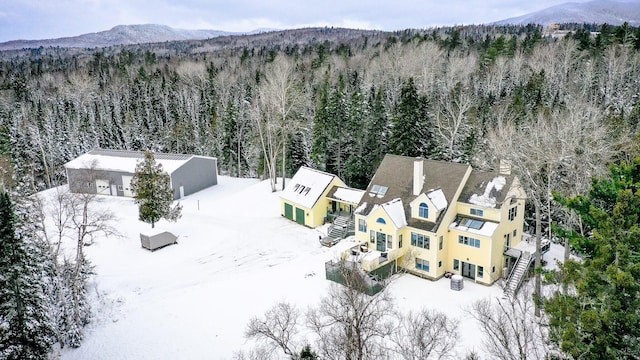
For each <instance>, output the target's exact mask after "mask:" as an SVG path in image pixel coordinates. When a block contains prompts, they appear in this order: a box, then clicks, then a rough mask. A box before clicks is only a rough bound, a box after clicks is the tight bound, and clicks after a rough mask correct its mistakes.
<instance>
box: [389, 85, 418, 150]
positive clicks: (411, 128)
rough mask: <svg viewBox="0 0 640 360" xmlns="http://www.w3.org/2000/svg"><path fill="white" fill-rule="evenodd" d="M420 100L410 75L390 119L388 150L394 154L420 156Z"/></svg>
mask: <svg viewBox="0 0 640 360" xmlns="http://www.w3.org/2000/svg"><path fill="white" fill-rule="evenodd" d="M423 120H424V118H423V109H422V101H421V99H420V96H418V89H417V88H416V85H415V83H414V80H413V78H412V77H410V78H409V79H408V80H407V81H406V82H405V84H404V86H403V87H402V91H401V94H400V101H399V103H398V105H397V106H396V108H395V110H394V113H393V117H392V119H391V123H392V126H393V127H392V128H391V138H390V139H389V152H391V153H392V154H395V155H404V156H422V155H423V153H424V145H425V144H424V141H425V137H424V131H425V128H424V127H423V126H422V121H423Z"/></svg>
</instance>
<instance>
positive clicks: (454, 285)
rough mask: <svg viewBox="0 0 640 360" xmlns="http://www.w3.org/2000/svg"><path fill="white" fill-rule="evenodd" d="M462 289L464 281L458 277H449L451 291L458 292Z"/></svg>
mask: <svg viewBox="0 0 640 360" xmlns="http://www.w3.org/2000/svg"><path fill="white" fill-rule="evenodd" d="M463 287H464V280H463V279H462V276H460V275H453V276H452V277H451V290H455V291H460V290H462V288H463Z"/></svg>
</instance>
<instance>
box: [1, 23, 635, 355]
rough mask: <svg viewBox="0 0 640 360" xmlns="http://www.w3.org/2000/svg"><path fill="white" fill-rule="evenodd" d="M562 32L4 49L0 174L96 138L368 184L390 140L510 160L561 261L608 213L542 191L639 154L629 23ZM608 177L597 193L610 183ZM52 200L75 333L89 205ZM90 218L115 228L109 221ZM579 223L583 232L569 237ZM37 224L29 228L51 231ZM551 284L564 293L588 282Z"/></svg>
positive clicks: (238, 170) (21, 173) (58, 168)
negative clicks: (70, 239)
mask: <svg viewBox="0 0 640 360" xmlns="http://www.w3.org/2000/svg"><path fill="white" fill-rule="evenodd" d="M572 29H575V31H573V32H572V33H569V34H568V35H567V36H565V37H564V38H562V39H555V38H552V37H550V36H545V35H544V30H543V29H542V28H541V27H538V26H532V25H529V26H501V27H492V26H464V27H453V28H437V29H428V30H405V31H399V32H390V33H385V32H357V31H353V30H345V29H306V30H304V31H292V32H286V31H285V32H278V33H274V34H266V35H265V34H261V35H256V37H250V36H249V37H239V38H225V39H222V40H219V42H216V41H213V40H209V41H189V42H174V43H164V44H151V45H136V46H131V47H113V48H107V49H42V48H41V49H32V50H24V51H7V52H2V53H0V180H1V181H0V183H1V184H2V186H3V189H7V191H9V192H11V193H12V194H14V195H13V196H15V197H16V198H20V199H21V198H23V197H24V196H25V195H31V194H33V193H35V192H37V191H40V190H44V189H47V188H51V187H54V186H56V185H59V184H62V183H65V181H66V179H65V174H64V167H63V165H64V163H65V162H67V161H69V160H71V159H73V158H74V157H76V156H78V155H79V154H82V153H84V152H86V151H88V150H90V149H91V148H93V147H96V146H99V147H103V148H113V149H127V150H151V151H161V152H175V153H193V154H198V155H207V156H214V157H217V158H218V159H219V161H218V164H219V167H220V172H221V173H222V174H227V175H230V176H238V177H242V176H253V177H263V178H265V179H266V178H268V179H271V184H272V190H274V191H275V190H276V188H275V187H276V177H277V176H282V177H287V176H291V175H292V174H293V173H295V171H296V170H297V169H298V168H299V167H300V166H303V165H308V166H312V167H315V168H319V169H321V170H326V171H329V172H332V173H335V174H337V175H339V176H340V177H342V178H343V179H344V180H345V181H346V182H347V184H349V185H351V186H354V187H359V188H364V187H366V186H367V184H368V182H369V180H370V179H371V177H372V176H373V173H374V172H375V170H376V168H377V166H378V164H379V162H380V161H381V159H382V157H383V156H384V154H386V153H394V154H398V155H406V156H423V157H428V158H431V159H437V160H445V161H453V162H463V163H470V164H472V165H473V166H474V167H476V168H480V169H494V168H496V167H497V166H498V163H499V160H508V161H509V162H510V163H511V165H512V168H513V171H514V172H515V173H516V174H517V175H518V176H519V178H520V180H521V181H522V183H523V185H524V187H525V189H526V190H527V195H528V197H529V199H530V201H529V202H528V206H530V209H529V213H530V214H531V215H528V216H527V221H528V224H527V225H528V228H529V230H535V232H536V234H537V238H538V240H539V239H540V237H542V236H546V237H549V238H552V239H557V240H558V241H563V242H564V243H565V245H566V252H565V258H567V259H568V258H569V252H570V250H571V249H573V250H577V251H579V252H580V253H582V254H583V255H584V256H586V257H595V255H596V254H598V251H600V252H606V251H607V249H609V247H610V246H612V245H607V246H609V247H606V246H605V245H606V244H601V243H599V242H594V241H593V240H585V239H589V238H590V236H591V235H592V234H591V233H590V232H589V231H590V230H591V229H596V226H603V227H604V226H606V224H605V223H596V222H591V223H585V216H586V214H587V213H588V212H589V209H588V208H584V207H580V206H578V205H576V203H568V204H569V206H563V205H566V204H565V203H563V202H562V201H554V200H553V199H554V196H555V198H556V199H564V198H567V199H572V198H574V197H576V196H580V195H582V196H586V195H587V194H589V191H590V189H592V179H593V178H607V177H609V176H611V174H610V172H609V165H610V164H616V163H621V162H624V161H630V160H631V159H633V158H634V157H635V156H636V155H637V154H638V145H637V144H638V123H639V122H638V120H639V119H640V107H639V106H638V97H637V94H638V93H640V91H639V90H640V89H639V87H640V85H639V83H638V81H637V79H638V78H640V76H639V75H640V74H639V72H640V67H639V66H637V64H638V60H639V59H640V58H639V56H638V54H639V53H638V50H639V49H640V36H639V35H638V34H639V33H638V29H637V28H633V27H630V26H628V25H626V24H625V25H623V26H621V27H610V26H606V25H604V26H601V28H600V29H599V30H600V31H599V32H598V34H597V35H594V34H591V33H589V32H588V31H587V30H590V28H589V27H583V28H580V27H574V28H572ZM282 184H283V186H284V181H283V182H282ZM611 189H612V188H610V189H609V192H608V193H607V194H608V196H609V198H608V200H612V195H611V194H613V193H614V192H615V191H617V190H615V191H614V190H611ZM613 189H616V188H615V187H613ZM593 196H594V198H597V197H598V196H601V195H598V194H595V195H593ZM58 199H59V200H60V201H58V204H59V205H58V206H57V208H62V209H66V210H64V211H62V212H58V215H56V217H54V218H55V219H58V221H56V224H57V225H56V228H57V229H63V230H64V231H62V230H61V231H58V234H60V233H63V234H66V232H68V231H70V230H69V229H74V230H73V231H74V234H76V235H77V249H76V251H77V252H76V254H75V255H74V256H73V257H67V258H66V260H65V258H64V257H62V256H56V257H53V259H54V260H55V261H53V260H52V262H50V264H51V269H53V272H51V273H50V274H52V275H51V277H50V278H51V279H53V280H51V281H53V282H54V283H55V281H58V280H60V279H65V277H64V276H67V278H66V279H67V280H60V281H63V282H64V283H65V284H66V285H64V286H62V285H61V287H60V290H59V291H60V293H58V295H56V296H57V298H58V299H63V298H64V297H65V296H70V297H71V298H72V299H73V302H72V303H73V304H74V306H73V307H71V308H65V309H67V310H64V311H67V313H66V315H64V316H62V315H60V316H59V317H57V319H67V320H64V321H63V323H65V324H71V325H70V326H68V327H67V329H68V331H67V330H65V332H63V333H64V334H71V335H65V336H69V337H68V338H64V339H66V340H64V339H63V338H61V337H58V338H57V340H55V339H54V340H55V341H58V342H59V343H62V344H68V345H69V346H74V344H79V339H81V330H80V329H81V328H82V326H84V324H86V322H87V321H88V317H87V315H86V314H87V310H86V307H84V304H85V303H86V302H85V300H84V299H83V298H82V291H79V290H80V289H81V288H83V287H84V286H85V284H86V278H87V277H88V275H87V274H89V273H90V264H88V262H87V260H86V259H85V258H84V255H83V252H82V247H83V246H84V244H85V242H86V241H89V240H88V238H87V236H88V237H90V235H91V234H90V233H87V232H86V231H87V227H86V224H87V221H88V220H90V219H89V218H88V216H90V215H91V211H89V209H91V207H89V206H85V205H87V204H89V203H90V199H89V198H84V199H83V198H75V197H68V196H66V195H65V196H61V197H58ZM594 203H596V204H602V200H601V199H599V198H598V199H595V200H594ZM577 204H582V203H577ZM583 205H584V204H583ZM610 206H613V205H610ZM621 206H622V205H621ZM31 211H32V212H33V211H35V210H31ZM65 214H66V215H65ZM69 214H71V215H69ZM103 215H104V214H103ZM107 215H108V214H107ZM3 216H4V215H3ZM10 218H11V216H10V215H8V214H7V215H6V219H10ZM62 219H67V220H64V221H63V220H62ZM73 219H75V220H73ZM96 219H100V217H96ZM103 219H107V220H108V219H110V217H109V216H105V217H103ZM597 219H601V217H598V218H597ZM605 220H606V219H605ZM594 221H595V220H594ZM602 221H604V220H602ZM611 221H613V220H611ZM32 223H38V222H37V221H35V222H32ZM74 224H75V225H74ZM82 224H85V226H84V227H83V226H82ZM554 224H555V225H554ZM100 225H101V226H99V227H98V228H99V229H101V230H102V231H107V232H109V231H111V230H110V228H109V226H108V222H107V223H106V224H105V223H101V224H100ZM42 226H47V224H45V223H42ZM48 226H51V225H50V224H49V225H48ZM625 226H626V225H625ZM629 226H631V225H629ZM554 227H555V228H556V229H567V230H562V231H561V230H558V231H557V232H554V231H553V229H554ZM632 230H633V228H632V229H631V230H625V231H632ZM574 232H576V233H578V234H580V236H581V237H580V236H577V235H576V236H574V235H572V236H568V235H567V234H574ZM9 233H11V232H9ZM31 234H32V235H29V236H27V237H26V238H25V239H27V238H28V239H31V240H33V241H36V240H37V239H38V238H39V237H41V236H44V235H42V234H46V232H43V233H38V232H37V231H35V232H32V233H31ZM38 234H40V235H38ZM625 234H626V233H625ZM625 234H618V235H620V236H622V235H625ZM3 236H4V235H3ZM59 236H63V235H59ZM64 236H68V235H64ZM74 237H75V235H74ZM10 238H11V236H9V235H7V239H10ZM31 240H30V241H31ZM12 241H13V240H12ZM25 241H26V240H25ZM3 243H4V239H3ZM48 243H49V244H56V240H55V239H54V240H51V239H49V241H48ZM57 243H59V241H58V242H57ZM16 244H17V243H16ZM34 244H37V241H36V242H34ZM16 246H18V245H16ZM19 246H25V245H24V244H23V245H19ZM599 246H605V247H604V248H602V249H600V250H597V249H599ZM615 246H618V245H615ZM21 251H22V250H21ZM43 251H44V250H43ZM624 251H625V252H624V253H623V255H625V256H626V258H625V259H631V260H629V261H631V262H630V264H631V265H624V266H625V267H624V269H623V270H620V271H622V273H621V275H620V276H622V277H623V278H624V276H626V275H625V274H626V273H630V274H631V276H635V275H633V274H635V273H634V272H633V271H635V270H633V269H634V267H633V266H635V265H634V264H636V262H635V260H634V259H636V255H635V250H633V249H631V250H626V249H625V250H624ZM44 252H45V253H46V251H44ZM53 253H54V254H56V252H55V251H53ZM4 254H8V252H5V253H4ZM57 255H59V254H57ZM615 260H616V261H620V259H619V258H616V259H615ZM12 261H13V260H12ZM569 264H571V263H569ZM598 264H599V263H598ZM571 269H573V268H571ZM603 269H604V267H603V266H602V265H601V264H600V265H597V266H595V265H594V268H593V269H592V270H593V271H596V270H598V271H601V270H603ZM604 270H607V269H604ZM29 271H31V270H29ZM581 271H582V270H581ZM584 271H586V270H584ZM590 271H591V270H590ZM607 271H613V270H607ZM616 271H618V270H616ZM64 274H68V275H64ZM596 274H598V276H601V275H602V273H600V272H598V273H596ZM566 276H569V275H566ZM610 277H611V278H612V279H613V278H615V277H613V274H612V275H610ZM55 279H58V280H55ZM83 279H84V280H83ZM624 279H627V278H624ZM16 281H17V280H16ZM540 281H541V280H540ZM540 281H539V282H540ZM556 281H557V282H558V283H562V285H563V286H564V287H565V290H566V291H565V292H564V293H563V294H565V295H566V296H569V295H572V293H571V290H570V289H572V288H573V287H576V289H578V290H580V289H581V288H580V286H582V285H580V284H583V283H582V281H584V282H585V283H586V284H589V283H591V282H592V281H593V278H592V277H590V276H589V277H584V276H583V277H579V276H577V275H575V276H573V277H570V278H562V279H560V280H556ZM578 281H580V282H578ZM636 283H637V281H636ZM538 285H540V284H538ZM622 285H624V286H627V285H625V284H622ZM622 285H621V286H622ZM601 286H604V285H601ZM629 286H630V285H629ZM537 288H538V289H537V291H536V294H537V296H538V298H537V302H536V304H537V305H538V306H537V307H538V310H540V308H542V307H543V305H544V304H543V303H542V302H541V301H540V300H541V293H540V291H539V286H537ZM607 291H609V289H608V290H607ZM625 291H627V290H625ZM610 292H611V293H612V294H613V293H615V291H613V290H612V291H610ZM54 293H55V292H54ZM63 293H64V294H63ZM65 294H66V295H65ZM634 294H635V296H636V298H635V299H637V293H634ZM58 301H59V300H58ZM567 301H568V300H567ZM585 301H586V300H585ZM53 304H55V302H53ZM566 304H568V303H558V304H556V307H557V309H566V308H567V305H566ZM581 304H582V303H581ZM625 304H626V303H625ZM625 304H622V305H620V307H619V308H624V309H628V306H626V305H625ZM616 309H617V308H616ZM614 310H615V309H614ZM69 314H72V315H69ZM591 315H593V314H592V313H589V312H587V313H586V315H584V316H591ZM567 316H568V315H567ZM572 316H575V317H576V319H578V318H579V317H580V316H583V315H575V314H574V315H572ZM68 319H73V322H69V321H70V320H68ZM578 320H581V321H582V318H580V319H578ZM57 321H62V320H57ZM616 324H618V323H616ZM616 326H618V325H616ZM634 326H635V325H634ZM599 329H601V328H599ZM607 329H608V328H607ZM625 329H626V328H625ZM634 329H635V328H634ZM580 330H584V328H580ZM576 331H577V330H576V329H575V328H567V329H563V330H562V331H558V332H555V333H553V334H552V335H553V336H555V338H554V339H555V340H556V341H557V342H559V343H562V344H563V345H562V346H563V350H566V351H567V352H571V353H575V354H578V353H579V352H580V351H585V348H583V347H580V346H578V345H576V344H577V343H576V341H578V340H580V339H582V340H584V337H580V336H578V335H576V334H577V333H576ZM593 332H594V333H595V332H597V331H595V330H594V331H593ZM43 333H46V332H43ZM74 334H75V335H74ZM565 339H569V340H571V341H572V343H571V344H570V343H565ZM572 344H573V345H572ZM630 344H631V345H633V342H632V341H630ZM588 349H589V348H587V350H588Z"/></svg>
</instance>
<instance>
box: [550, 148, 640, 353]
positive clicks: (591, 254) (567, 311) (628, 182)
mask: <svg viewBox="0 0 640 360" xmlns="http://www.w3.org/2000/svg"><path fill="white" fill-rule="evenodd" d="M557 200H559V201H560V202H561V203H563V204H564V205H566V206H567V207H569V208H570V209H572V210H574V211H576V212H577V213H578V214H580V215H581V218H582V221H583V224H584V226H585V228H584V229H581V230H582V231H566V230H565V231H563V232H562V234H563V235H565V236H568V237H569V238H570V239H571V241H572V243H573V245H574V247H575V248H577V249H579V250H581V251H582V252H583V254H584V256H585V259H584V261H583V262H578V261H573V260H569V261H567V262H565V264H564V266H563V267H562V271H561V272H559V273H558V274H554V275H557V276H556V277H555V279H556V280H559V282H560V283H561V284H562V285H563V287H562V288H563V289H564V291H557V292H556V293H554V294H553V295H552V296H551V297H550V298H549V299H548V300H547V301H546V303H545V310H546V311H547V312H548V314H549V316H550V321H549V325H550V327H551V332H550V335H551V338H552V340H554V341H555V342H556V343H558V344H559V345H560V346H561V349H562V350H563V351H565V352H567V353H568V354H570V355H571V356H573V357H575V358H581V359H594V360H595V359H638V358H640V256H639V255H640V157H637V158H635V159H634V160H633V161H632V162H631V163H623V164H621V165H614V166H612V167H611V178H610V179H596V180H594V181H593V184H592V189H591V191H590V192H589V194H588V195H587V196H581V195H578V196H576V197H574V198H569V199H567V198H563V197H560V196H557ZM567 289H575V291H573V290H567Z"/></svg>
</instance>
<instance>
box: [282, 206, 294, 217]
mask: <svg viewBox="0 0 640 360" xmlns="http://www.w3.org/2000/svg"><path fill="white" fill-rule="evenodd" d="M284 217H286V218H287V219H289V220H293V206H291V204H287V203H285V204H284Z"/></svg>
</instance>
